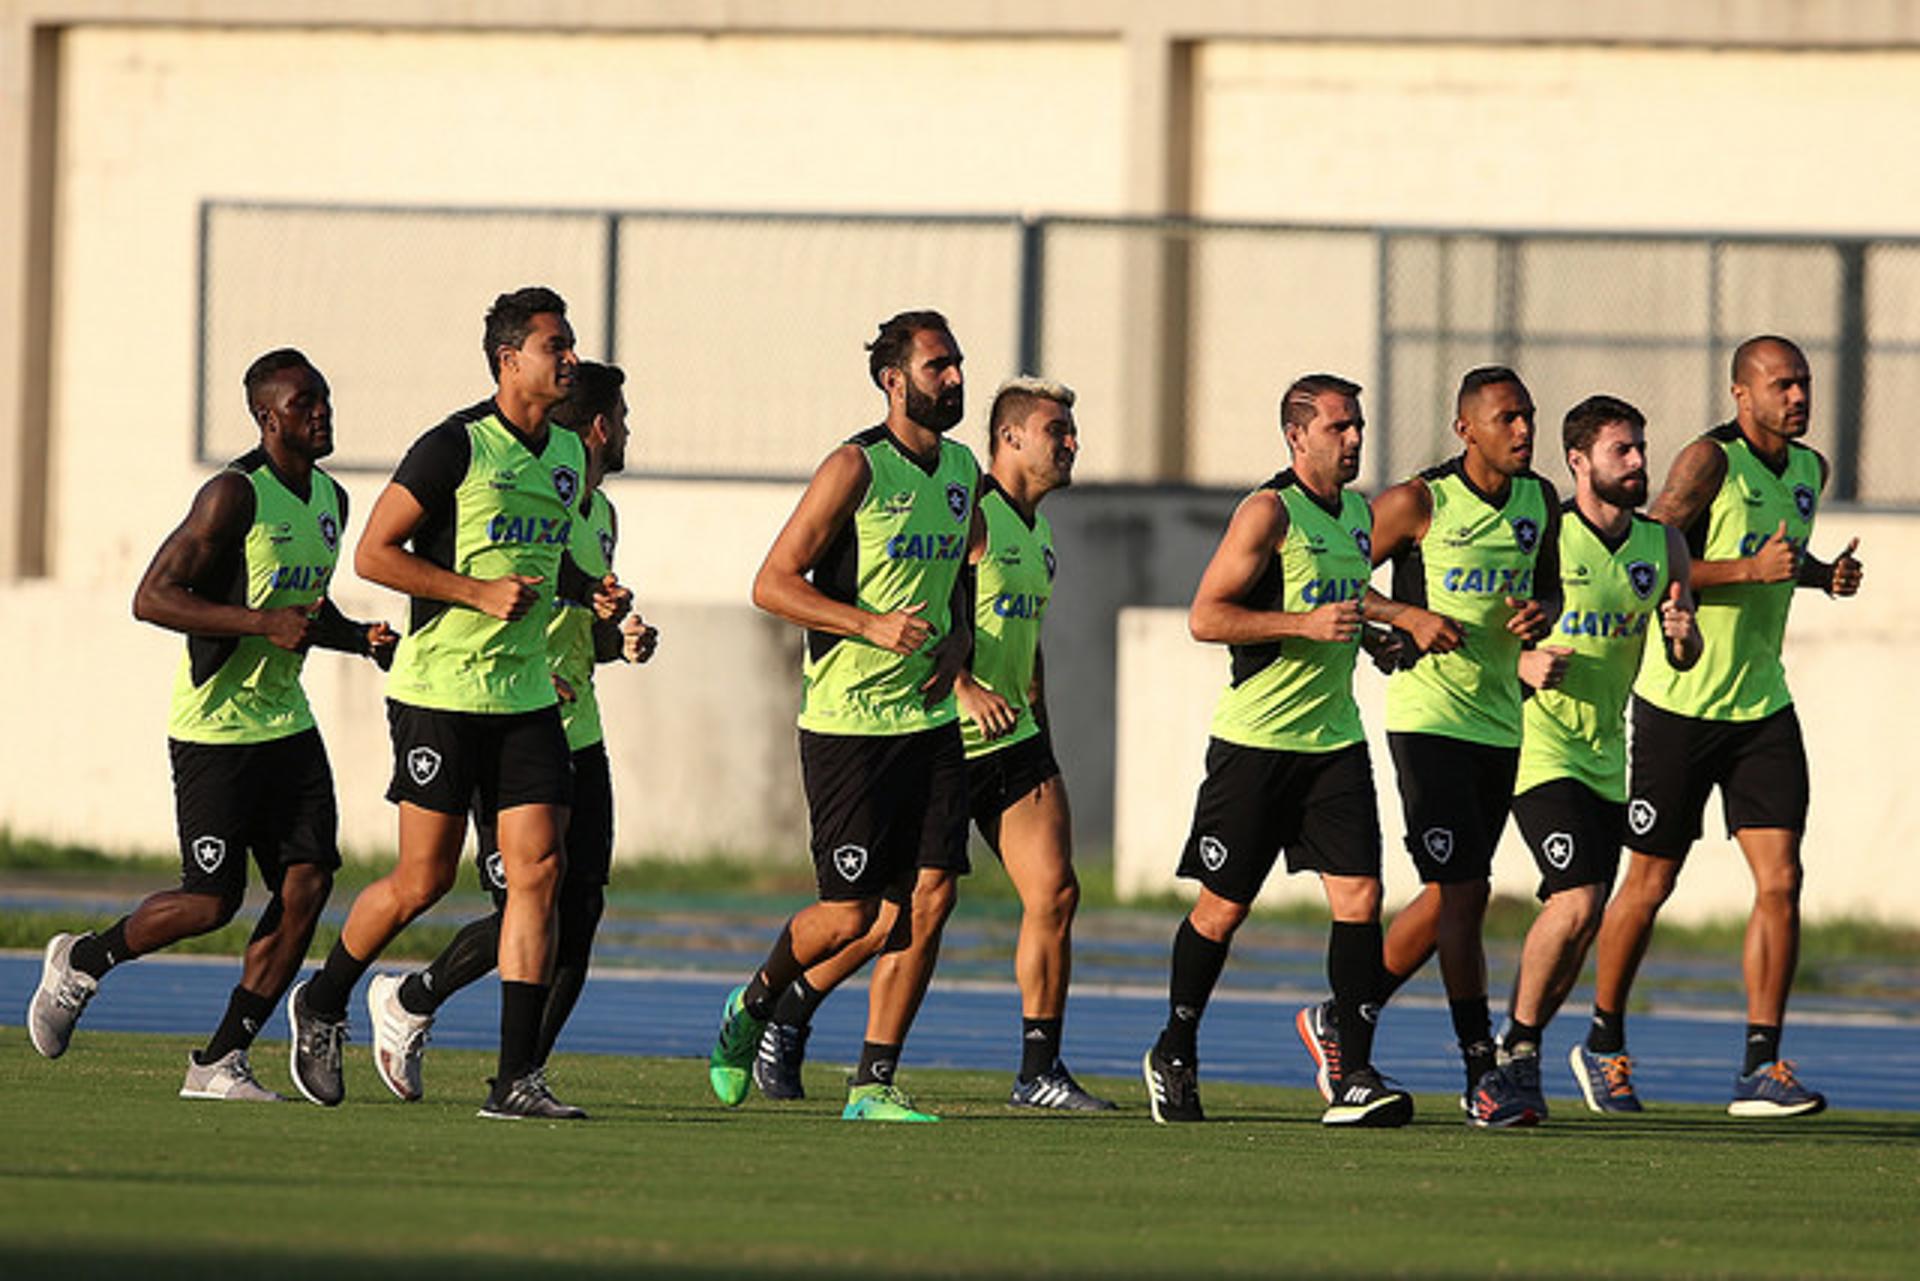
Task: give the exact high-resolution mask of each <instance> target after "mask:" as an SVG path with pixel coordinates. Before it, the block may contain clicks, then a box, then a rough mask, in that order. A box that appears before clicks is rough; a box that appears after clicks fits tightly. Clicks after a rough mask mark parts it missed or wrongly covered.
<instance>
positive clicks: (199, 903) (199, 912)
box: [193, 889, 246, 934]
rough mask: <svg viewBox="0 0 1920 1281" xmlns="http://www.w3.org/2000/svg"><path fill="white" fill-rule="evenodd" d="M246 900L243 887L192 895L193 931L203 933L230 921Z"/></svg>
mask: <svg viewBox="0 0 1920 1281" xmlns="http://www.w3.org/2000/svg"><path fill="white" fill-rule="evenodd" d="M245 901H246V891H245V890H244V889H233V890H223V891H221V892H220V893H218V894H196V895H194V916H193V923H194V926H195V929H194V933H196V934H205V933H208V932H209V931H212V930H217V929H219V928H220V927H221V926H223V925H225V924H226V923H227V922H228V921H231V920H232V919H233V918H234V916H235V915H236V914H237V913H238V912H239V911H240V905H241V903H243V902H245Z"/></svg>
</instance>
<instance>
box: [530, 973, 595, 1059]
mask: <svg viewBox="0 0 1920 1281" xmlns="http://www.w3.org/2000/svg"><path fill="white" fill-rule="evenodd" d="M586 986H587V967H586V966H584V965H555V966H554V967H553V983H552V984H551V985H550V986H549V987H548V988H547V1003H546V1005H545V1006H543V1007H542V1008H541V1011H540V1037H539V1040H538V1041H536V1042H535V1043H534V1047H533V1061H534V1063H535V1064H537V1065H539V1066H542V1067H544V1066H545V1065H546V1062H547V1059H548V1058H549V1057H551V1056H552V1054H553V1043H554V1042H555V1041H558V1040H559V1039H560V1029H561V1028H563V1027H565V1026H566V1025H567V1018H568V1016H570V1015H571V1014H572V1013H573V1007H574V1006H575V1005H577V1004H578V1003H579V1001H580V992H581V990H582V989H583V988H585V987H586Z"/></svg>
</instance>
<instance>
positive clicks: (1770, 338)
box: [1727, 334, 1807, 386]
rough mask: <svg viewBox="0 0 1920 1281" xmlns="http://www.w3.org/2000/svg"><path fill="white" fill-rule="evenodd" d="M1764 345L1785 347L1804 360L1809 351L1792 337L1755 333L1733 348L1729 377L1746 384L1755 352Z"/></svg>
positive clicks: (1728, 368)
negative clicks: (1802, 349)
mask: <svg viewBox="0 0 1920 1281" xmlns="http://www.w3.org/2000/svg"><path fill="white" fill-rule="evenodd" d="M1762 347H1785V348H1786V349H1787V350H1788V351H1790V352H1792V353H1793V354H1794V355H1796V356H1798V357H1800V359H1801V360H1802V361H1805V360H1806V358H1807V353H1806V352H1804V351H1801V350H1800V344H1799V343H1797V342H1795V341H1794V340H1793V339H1791V338H1782V337H1781V336H1780V335H1779V334H1755V335H1754V336H1753V337H1751V338H1749V339H1747V340H1746V341H1745V342H1743V343H1741V344H1740V345H1739V346H1738V347H1735V348H1734V349H1733V360H1732V361H1730V362H1729V363H1728V367H1727V371H1728V377H1729V378H1730V379H1731V381H1732V382H1734V383H1735V384H1737V385H1739V386H1745V385H1746V381H1747V369H1748V367H1749V366H1750V365H1752V363H1753V354H1754V353H1755V352H1756V351H1758V350H1760V348H1762Z"/></svg>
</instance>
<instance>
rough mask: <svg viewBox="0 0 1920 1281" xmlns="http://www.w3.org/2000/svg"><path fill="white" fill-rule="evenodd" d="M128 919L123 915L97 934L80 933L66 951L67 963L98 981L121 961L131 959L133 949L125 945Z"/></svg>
mask: <svg viewBox="0 0 1920 1281" xmlns="http://www.w3.org/2000/svg"><path fill="white" fill-rule="evenodd" d="M130 919H132V918H130V917H125V916H123V917H121V918H120V919H119V920H117V921H115V922H114V923H113V924H112V925H109V926H108V927H107V928H106V929H104V930H102V931H100V932H99V933H98V934H82V935H81V936H80V937H79V938H77V939H75V940H74V941H73V948H72V950H70V951H69V952H68V953H67V963H68V964H69V965H71V966H73V968H74V969H76V970H79V971H80V972H81V973H82V974H85V975H87V976H88V977H89V978H92V979H93V980H94V981H95V982H98V981H99V980H101V979H103V978H105V977H106V976H107V971H108V970H110V969H112V968H113V967H114V966H116V965H118V964H120V963H121V962H122V961H131V960H132V959H133V949H132V948H130V947H128V946H127V922H128V921H129V920H130Z"/></svg>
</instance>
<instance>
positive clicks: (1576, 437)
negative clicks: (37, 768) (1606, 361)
mask: <svg viewBox="0 0 1920 1281" xmlns="http://www.w3.org/2000/svg"><path fill="white" fill-rule="evenodd" d="M1608 423H1625V424H1627V426H1629V427H1631V428H1633V429H1634V430H1635V431H1645V430H1646V429H1647V416H1646V415H1645V414H1643V413H1641V412H1640V411H1639V410H1637V409H1635V408H1634V407H1633V406H1632V405H1629V404H1628V403H1627V402H1626V401H1624V400H1622V399H1620V398H1619V397H1618V396H1589V397H1587V398H1586V399H1585V400H1583V401H1581V402H1580V403H1579V404H1577V405H1575V406H1574V407H1573V408H1572V409H1569V410H1568V411H1567V416H1566V417H1565V418H1563V419H1561V420H1560V443H1561V444H1562V445H1564V446H1565V447H1566V451H1567V452H1568V453H1570V454H1572V453H1582V454H1585V453H1590V452H1591V451H1592V449H1593V442H1594V440H1595V439H1596V438H1597V437H1598V436H1599V435H1600V429H1601V428H1602V427H1605V426H1606V425H1607V424H1608Z"/></svg>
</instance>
